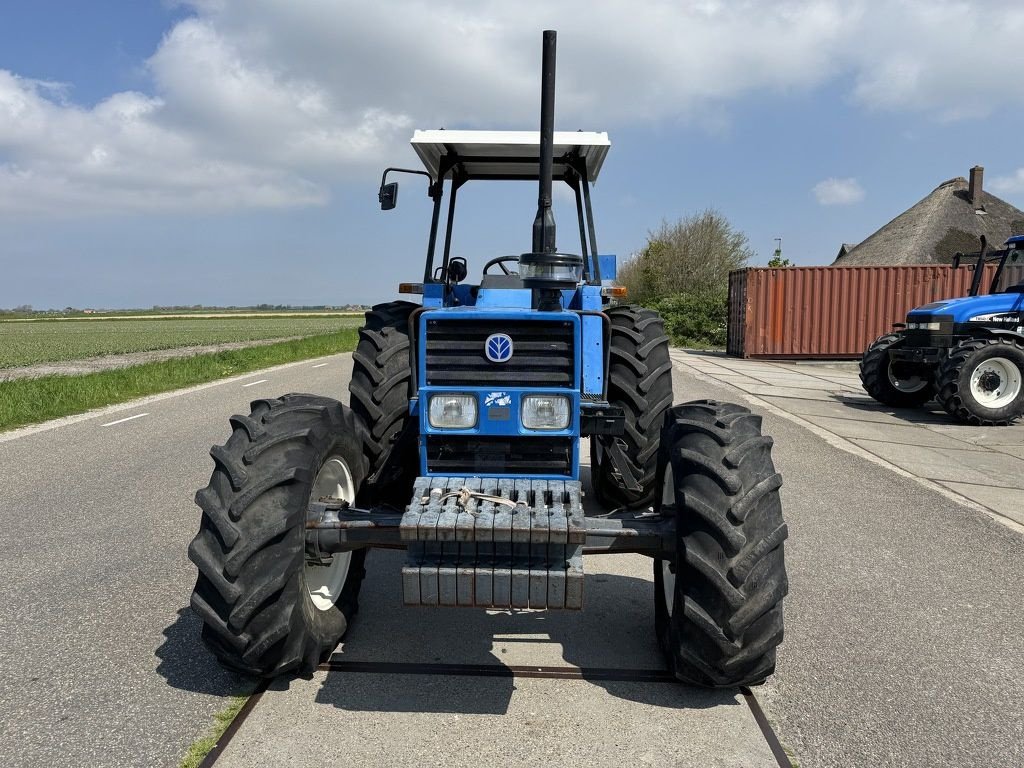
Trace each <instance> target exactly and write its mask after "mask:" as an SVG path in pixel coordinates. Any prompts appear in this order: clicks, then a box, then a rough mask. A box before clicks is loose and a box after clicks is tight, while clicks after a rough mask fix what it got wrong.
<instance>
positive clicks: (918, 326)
mask: <svg viewBox="0 0 1024 768" xmlns="http://www.w3.org/2000/svg"><path fill="white" fill-rule="evenodd" d="M941 325H942V324H941V323H939V322H938V321H933V322H930V323H907V330H911V331H914V330H921V331H937V330H939V326H941Z"/></svg>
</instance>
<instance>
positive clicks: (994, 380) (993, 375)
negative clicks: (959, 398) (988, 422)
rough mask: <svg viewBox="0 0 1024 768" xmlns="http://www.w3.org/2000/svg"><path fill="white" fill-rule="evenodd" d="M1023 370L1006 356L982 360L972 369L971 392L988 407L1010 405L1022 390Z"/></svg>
mask: <svg viewBox="0 0 1024 768" xmlns="http://www.w3.org/2000/svg"><path fill="white" fill-rule="evenodd" d="M1021 379H1022V377H1021V371H1020V368H1018V367H1017V364H1016V363H1014V362H1013V361H1012V360H1007V359H1006V358H1005V357H991V358H989V359H988V360H982V361H981V362H980V363H978V365H977V366H976V367H975V368H974V370H973V371H971V394H972V395H973V396H974V399H975V400H977V401H978V403H979V404H980V405H983V406H985V407H986V408H1002V407H1004V406H1007V405H1009V404H1010V403H1012V402H1013V401H1014V400H1016V399H1017V396H1018V395H1019V394H1020V391H1021Z"/></svg>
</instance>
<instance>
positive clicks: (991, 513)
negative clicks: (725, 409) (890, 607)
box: [673, 357, 1024, 534]
mask: <svg viewBox="0 0 1024 768" xmlns="http://www.w3.org/2000/svg"><path fill="white" fill-rule="evenodd" d="M673 361H674V362H675V363H678V364H679V365H681V366H684V367H685V368H686V369H687V371H688V372H689V373H690V375H692V376H693V377H694V378H696V379H699V380H701V381H704V382H706V383H708V384H715V385H718V386H726V387H729V388H731V389H734V390H736V392H738V393H739V394H740V396H741V397H743V398H744V399H745V400H747V401H748V402H749V403H751V404H752V405H754V406H756V407H758V408H763V409H764V410H765V411H767V412H768V413H771V414H773V415H775V416H778V417H779V418H782V419H785V420H786V421H790V422H792V423H794V424H796V425H797V426H800V427H803V428H804V429H806V430H807V431H808V432H811V433H812V434H815V435H817V436H818V437H820V438H821V439H823V440H824V441H825V442H827V443H828V444H829V445H831V446H833V447H835V448H839V449H840V450H842V451H846V452H847V453H849V454H852V455H854V456H858V457H860V458H862V459H865V460H867V461H870V462H871V463H873V464H877V465H878V466H881V467H884V468H886V469H888V470H889V471H890V472H895V473H896V474H897V475H900V476H901V477H905V478H907V479H909V480H913V481H914V482H916V483H918V484H920V485H922V486H924V487H925V488H927V489H928V490H931V491H934V492H935V493H938V494H940V495H942V496H945V497H946V498H947V499H951V500H953V501H955V502H956V503H957V504H960V505H961V506H964V507H967V508H968V509H970V510H972V511H974V512H980V513H981V514H983V515H986V516H987V517H990V518H991V519H993V520H995V521H996V522H997V523H1000V524H1001V525H1004V526H1006V527H1007V528H1009V529H1010V530H1012V531H1015V532H1016V533H1020V534H1024V525H1022V524H1020V523H1018V522H1017V521H1016V520H1013V519H1011V518H1009V517H1006V516H1005V515H1003V514H1001V513H999V512H997V511H996V510H994V509H990V508H989V507H986V506H985V505H984V504H979V503H978V502H976V501H974V500H973V499H969V498H967V497H966V496H963V495H962V494H959V493H957V492H956V491H954V490H953V489H952V488H947V487H946V486H945V485H942V484H941V483H939V482H937V481H934V480H929V479H927V478H924V477H921V476H920V475H915V474H914V473H913V472H908V471H907V470H905V469H903V468H902V467H899V466H897V465H896V464H893V463H892V462H890V461H887V460H886V459H883V458H882V457H881V456H878V455H877V454H874V453H872V452H871V451H869V450H867V449H866V448H862V447H861V446H859V445H857V444H855V443H852V442H850V440H848V439H847V438H845V437H842V436H840V435H837V434H836V433H835V432H830V431H829V430H827V429H825V428H824V427H819V426H818V425H817V424H814V423H813V422H810V421H807V420H806V419H804V418H802V417H801V416H798V415H797V414H795V413H790V412H789V411H787V410H785V409H783V408H780V407H779V406H777V405H774V404H772V403H769V402H767V401H766V400H762V399H761V398H760V397H758V396H757V395H753V394H751V393H750V392H747V391H746V390H744V389H740V388H739V387H737V386H735V385H734V384H730V383H728V382H727V381H723V380H721V379H716V378H715V377H714V376H709V375H707V374H705V373H702V372H700V371H698V370H697V369H695V368H691V367H690V366H688V365H686V362H685V359H683V358H680V357H674V358H673ZM786 399H788V400H807V399H810V398H795V397H794V398H786ZM954 450H958V449H954ZM949 482H955V481H949Z"/></svg>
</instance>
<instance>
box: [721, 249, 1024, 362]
mask: <svg viewBox="0 0 1024 768" xmlns="http://www.w3.org/2000/svg"><path fill="white" fill-rule="evenodd" d="M985 271H986V274H985V276H984V278H983V285H984V286H986V287H987V286H988V284H989V282H990V281H991V279H992V275H993V274H994V272H995V267H994V266H992V265H989V266H986V267H985ZM973 274H974V273H973V270H972V269H969V268H960V269H957V270H954V269H953V268H952V267H948V266H931V265H928V266H924V265H922V266H907V267H785V268H782V269H772V268H768V267H752V268H749V269H741V270H737V271H735V272H733V273H731V274H730V275H729V321H728V322H729V327H728V348H727V349H728V353H729V354H730V355H736V356H738V357H780V358H815V357H817V358H858V357H860V356H861V354H862V353H863V352H864V349H865V348H866V347H867V345H868V344H870V343H871V342H872V341H873V340H874V339H875V338H877V337H878V336H880V335H882V334H883V333H884V332H886V331H888V330H890V329H891V328H892V324H893V323H897V322H902V321H903V320H904V319H905V318H906V315H907V312H908V311H909V310H911V309H913V308H914V307H919V306H921V305H922V304H927V303H928V302H930V301H937V300H938V299H948V298H954V297H957V296H964V295H966V294H967V292H968V290H969V289H970V285H971V278H972V276H973ZM1021 280H1024V270H1022V269H1021V267H1019V266H1016V267H1012V268H1007V270H1006V274H1005V275H1004V277H1003V279H1002V280H1001V281H1000V283H1001V284H1002V285H1013V284H1016V283H1019V282H1020V281H1021ZM986 289H987V288H986Z"/></svg>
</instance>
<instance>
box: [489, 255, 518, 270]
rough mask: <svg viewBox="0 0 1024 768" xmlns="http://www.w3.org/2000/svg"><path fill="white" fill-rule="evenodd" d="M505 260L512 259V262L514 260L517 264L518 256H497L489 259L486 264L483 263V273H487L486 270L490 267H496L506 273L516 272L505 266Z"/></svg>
mask: <svg viewBox="0 0 1024 768" xmlns="http://www.w3.org/2000/svg"><path fill="white" fill-rule="evenodd" d="M507 261H514V262H516V263H517V264H518V263H519V257H518V256H498V257H497V258H496V259H491V260H490V261H488V262H487V263H486V264H484V274H485V275H486V274H488V272H487V270H489V269H490V268H491V267H497V268H498V269H500V270H501V271H502V273H504V274H506V275H515V274H518V273H517V272H513V271H512V270H511V269H509V268H508V267H506V266H505V262H507Z"/></svg>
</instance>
